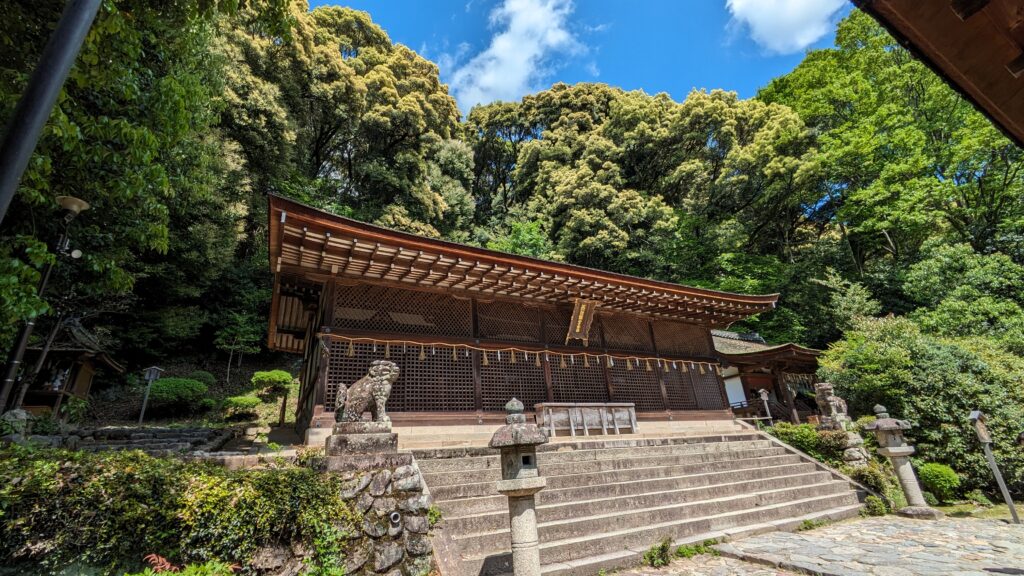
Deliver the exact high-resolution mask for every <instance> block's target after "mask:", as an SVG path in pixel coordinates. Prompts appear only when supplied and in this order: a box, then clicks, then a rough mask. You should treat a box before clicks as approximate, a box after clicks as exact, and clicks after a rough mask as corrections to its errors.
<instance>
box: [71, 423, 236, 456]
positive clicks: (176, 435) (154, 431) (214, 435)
mask: <svg viewBox="0 0 1024 576" xmlns="http://www.w3.org/2000/svg"><path fill="white" fill-rule="evenodd" d="M233 435H234V431H232V430H229V429H216V428H162V427H153V426H146V427H142V426H139V427H134V426H132V427H106V428H96V429H82V430H79V431H77V432H76V433H75V434H74V435H72V436H66V437H64V438H63V439H62V441H63V443H64V445H65V447H68V448H72V449H78V450H82V451H86V452H100V451H104V450H142V451H143V452H146V453H147V454H150V455H151V456H170V455H174V454H181V453H185V452H189V451H212V450H216V449H218V448H219V447H220V446H222V445H223V444H224V443H225V442H227V440H228V439H230V438H231V437H232V436H233Z"/></svg>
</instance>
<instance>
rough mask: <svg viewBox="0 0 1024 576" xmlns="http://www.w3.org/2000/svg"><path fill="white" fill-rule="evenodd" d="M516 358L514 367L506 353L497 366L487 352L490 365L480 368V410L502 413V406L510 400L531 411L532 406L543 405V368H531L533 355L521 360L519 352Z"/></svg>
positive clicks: (533, 366)
mask: <svg viewBox="0 0 1024 576" xmlns="http://www.w3.org/2000/svg"><path fill="white" fill-rule="evenodd" d="M516 354H517V356H516V363H515V364H512V363H511V362H509V357H508V353H503V354H502V359H501V361H500V362H498V361H497V355H496V354H495V353H493V352H488V356H489V358H490V365H488V366H484V365H482V364H481V366H480V386H481V388H482V396H483V408H484V410H489V411H495V412H500V411H503V410H504V409H505V403H506V402H508V401H509V400H510V399H512V398H513V397H515V398H518V399H519V400H521V401H522V403H523V405H525V406H526V409H527V410H532V409H533V405H534V404H537V403H539V402H546V401H547V399H548V391H547V385H546V384H545V383H544V368H543V367H542V366H537V365H535V361H534V355H533V354H530V355H529V359H525V358H523V353H522V352H516Z"/></svg>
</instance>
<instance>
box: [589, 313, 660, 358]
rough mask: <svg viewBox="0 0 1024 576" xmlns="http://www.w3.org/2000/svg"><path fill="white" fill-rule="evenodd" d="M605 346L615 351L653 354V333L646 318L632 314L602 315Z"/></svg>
mask: <svg viewBox="0 0 1024 576" xmlns="http://www.w3.org/2000/svg"><path fill="white" fill-rule="evenodd" d="M601 327H602V328H604V340H605V345H606V346H607V347H608V348H611V349H613V350H629V351H632V352H646V353H651V352H653V351H654V348H653V347H652V345H651V332H650V327H649V326H648V322H647V320H646V319H645V318H641V317H639V316H633V315H631V314H602V315H601Z"/></svg>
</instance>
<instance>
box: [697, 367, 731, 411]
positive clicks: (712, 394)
mask: <svg viewBox="0 0 1024 576" xmlns="http://www.w3.org/2000/svg"><path fill="white" fill-rule="evenodd" d="M690 375H691V376H693V389H694V394H695V396H696V398H697V409H699V410H721V409H723V408H725V407H726V406H725V402H724V401H723V400H722V388H721V385H720V384H719V382H718V375H717V374H715V371H714V368H708V367H705V368H704V373H703V374H701V373H700V371H699V370H698V369H691V370H690Z"/></svg>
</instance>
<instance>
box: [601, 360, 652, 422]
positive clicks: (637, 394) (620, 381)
mask: <svg viewBox="0 0 1024 576" xmlns="http://www.w3.org/2000/svg"><path fill="white" fill-rule="evenodd" d="M608 370H609V372H610V375H611V379H612V392H613V393H614V394H615V397H614V398H613V399H612V401H614V402H633V403H634V404H636V409H637V411H643V412H654V411H656V410H664V409H665V403H664V401H663V400H662V398H661V384H660V383H659V382H658V372H657V370H658V367H657V366H656V365H655V364H654V363H653V362H652V363H651V371H650V372H648V371H647V368H646V365H645V363H644V362H640V367H636V366H633V369H632V370H629V369H628V368H627V366H626V362H625V361H622V362H616V363H615V366H612V367H611V368H609V369H608Z"/></svg>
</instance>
